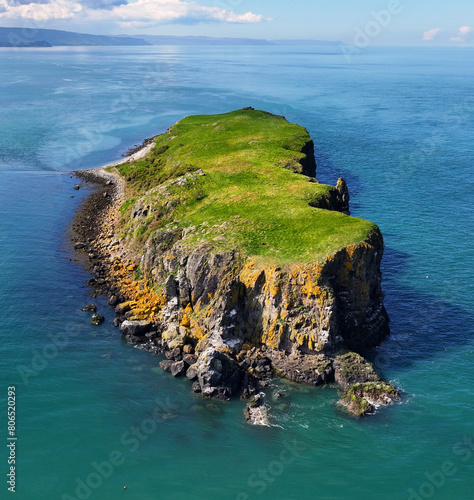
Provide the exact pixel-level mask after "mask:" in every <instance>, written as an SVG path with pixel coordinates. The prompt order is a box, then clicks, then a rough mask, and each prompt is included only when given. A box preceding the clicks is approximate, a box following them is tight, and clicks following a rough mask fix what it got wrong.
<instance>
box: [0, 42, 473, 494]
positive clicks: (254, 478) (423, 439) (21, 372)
mask: <svg viewBox="0 0 474 500" xmlns="http://www.w3.org/2000/svg"><path fill="white" fill-rule="evenodd" d="M325 52H326V53H320V52H319V51H318V50H317V49H314V48H308V47H292V48H285V47H258V48H257V47H245V48H240V47H237V48H235V47H232V48H224V47H163V48H160V47H140V48H135V47H133V48H132V47H130V48H129V47H126V48H105V49H104V48H70V49H48V50H42V49H36V50H29V49H22V50H14V49H1V50H0V68H1V70H2V78H1V80H0V200H1V203H0V256H1V258H0V265H1V272H0V304H1V311H2V314H1V321H0V336H1V342H0V380H1V386H0V387H1V388H2V389H1V390H2V391H3V394H4V396H3V397H2V398H0V400H1V407H0V411H1V412H2V414H3V418H2V419H0V421H2V422H3V424H2V425H3V430H2V431H1V432H2V435H3V436H4V438H3V439H4V443H5V444H6V442H7V441H6V436H7V419H6V400H7V388H8V386H11V385H14V386H16V393H17V437H18V441H17V471H16V472H17V497H16V498H19V499H21V500H23V499H24V500H43V499H48V500H50V499H62V500H66V499H71V498H77V499H85V498H92V499H100V500H109V499H114V500H115V499H117V498H129V499H133V500H149V499H176V500H181V499H183V500H194V499H195V500H220V499H238V500H250V499H262V500H266V499H278V500H300V499H303V500H304V499H335V500H336V499H337V500H340V499H341V500H342V499H348V498H350V499H357V500H358V499H378V498H386V499H417V500H419V498H437V499H453V498H456V499H467V498H472V491H473V487H474V479H473V472H474V457H473V456H472V453H473V451H472V450H471V447H470V441H469V439H470V438H472V437H473V435H474V424H473V420H474V419H473V417H474V411H473V395H474V390H473V385H472V381H473V379H474V363H473V360H474V354H473V351H474V343H473V335H472V333H473V326H472V325H473V319H474V293H473V292H474V290H473V282H474V280H473V278H474V271H473V244H472V234H473V231H474V227H473V220H474V217H473V207H474V199H473V198H474V194H473V193H474V189H473V188H474V186H473V177H472V165H473V148H472V137H473V132H474V112H473V111H474V84H473V77H474V64H473V63H474V50H473V49H436V50H430V49H410V48H403V49H400V48H393V49H377V48H370V49H366V50H365V51H364V52H363V53H362V54H361V55H360V56H358V57H354V58H353V60H352V61H351V62H348V61H346V59H345V58H344V56H343V55H342V54H341V53H339V52H338V51H337V49H336V50H335V51H334V53H330V52H329V53H328V51H327V49H326V50H325ZM243 106H254V107H256V108H261V109H265V110H268V111H270V112H274V113H278V114H283V115H285V116H286V117H287V118H288V119H289V120H290V121H293V122H297V123H300V124H302V125H304V126H306V127H307V128H308V130H309V132H310V133H311V135H312V137H313V138H314V140H315V143H316V154H317V160H318V178H319V179H320V180H321V181H323V182H328V183H335V181H336V179H337V177H338V176H340V175H343V176H344V177H345V178H346V180H347V181H348V184H349V187H350V190H351V195H352V200H351V203H352V211H353V214H354V215H355V216H360V217H364V218H367V219H370V220H373V221H374V222H376V223H377V224H379V225H380V227H381V229H382V232H383V233H384V236H385V243H386V253H385V258H384V263H383V272H384V290H385V292H386V305H387V309H388V311H389V314H390V317H391V329H392V336H391V337H390V338H389V339H388V340H387V341H386V342H385V343H384V344H383V345H382V346H381V347H380V348H378V349H376V350H375V351H374V352H372V353H371V357H372V359H373V360H374V362H375V364H376V365H377V366H378V369H379V370H380V371H381V372H382V373H383V374H384V376H385V377H387V378H388V379H389V380H391V381H392V382H393V383H394V384H396V385H397V386H398V387H400V388H401V390H402V391H403V401H402V403H401V404H398V405H395V406H393V407H390V408H388V409H383V410H382V411H380V412H379V413H378V414H376V415H375V416H373V417H370V418H367V419H365V420H361V421H356V420H353V419H351V418H349V417H348V416H346V415H345V414H344V413H342V412H341V411H340V410H339V409H338V407H337V406H336V405H335V401H336V399H337V391H336V389H335V388H332V387H326V388H321V389H313V388H308V387H302V386H294V385H288V384H286V383H284V382H276V384H278V385H280V386H283V387H285V388H286V390H287V393H288V397H287V398H285V399H284V400H280V401H278V403H274V405H273V413H274V414H275V418H276V422H277V423H278V424H279V427H274V428H253V427H248V426H247V425H246V424H245V423H244V422H243V420H242V410H243V407H244V403H242V402H240V401H238V400H236V401H233V402H231V403H220V402H214V401H208V400H203V399H201V398H199V397H197V396H195V395H193V394H191V392H190V386H189V383H188V382H187V381H185V380H174V379H171V377H170V376H169V375H168V374H166V373H164V372H162V371H160V370H159V369H158V368H157V365H158V362H159V358H156V357H154V356H152V355H150V354H148V353H145V352H142V351H140V350H137V349H134V348H133V347H131V346H128V345H126V344H124V343H123V342H122V340H121V338H120V335H119V334H118V332H117V330H116V329H115V328H113V326H112V325H111V322H112V319H113V315H112V311H111V310H109V309H108V308H107V306H106V302H105V300H104V299H99V300H97V303H98V305H99V308H100V310H101V312H102V313H103V314H105V316H106V318H107V321H106V323H105V324H104V325H102V326H101V327H99V328H94V327H92V326H90V325H88V317H87V314H85V313H82V312H81V311H80V308H81V307H82V306H83V305H84V304H85V303H87V302H89V301H90V300H91V297H90V295H89V293H90V292H89V289H88V287H87V285H86V284H85V282H84V280H85V279H86V278H87V277H88V275H87V274H86V272H85V271H84V270H83V269H82V267H81V266H80V265H78V264H76V263H74V262H71V261H70V259H71V257H72V256H71V254H70V251H69V247H68V245H67V238H66V229H67V226H68V224H69V222H70V220H71V216H72V214H73V212H74V210H75V209H76V208H77V206H78V204H79V203H80V201H81V199H82V198H83V197H84V196H85V195H86V192H85V191H84V190H81V191H79V192H76V191H74V190H73V189H72V186H73V185H74V184H75V180H74V179H73V178H71V176H70V174H68V172H70V171H72V170H74V169H77V168H87V167H95V166H99V165H101V164H103V163H106V162H108V161H112V160H115V159H117V158H118V157H119V156H120V154H121V153H122V152H124V151H125V150H127V149H128V148H129V147H130V146H133V145H134V144H135V143H140V142H141V141H142V139H143V138H145V137H149V136H151V135H154V134H156V133H160V132H163V131H164V130H166V128H167V127H168V126H170V125H171V124H173V123H174V122H175V121H177V120H179V119H180V118H182V117H183V116H185V115H189V114H197V113H219V112H226V111H230V110H232V109H236V108H240V107H243ZM473 448H474V446H473ZM7 453H8V449H7V448H6V446H4V453H3V454H1V456H0V471H1V473H2V477H4V478H5V477H6V476H5V474H6V471H7ZM7 486H8V485H7V483H6V480H5V479H4V483H3V484H2V485H0V488H2V497H3V489H4V491H5V493H8V491H7ZM124 486H127V489H124Z"/></svg>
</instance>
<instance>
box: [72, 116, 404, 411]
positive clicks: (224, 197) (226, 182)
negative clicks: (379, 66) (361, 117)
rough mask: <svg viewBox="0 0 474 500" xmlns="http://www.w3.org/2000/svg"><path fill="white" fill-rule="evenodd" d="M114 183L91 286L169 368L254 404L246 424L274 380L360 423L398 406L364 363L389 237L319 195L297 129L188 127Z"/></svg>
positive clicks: (244, 124)
mask: <svg viewBox="0 0 474 500" xmlns="http://www.w3.org/2000/svg"><path fill="white" fill-rule="evenodd" d="M110 174H115V175H118V176H119V177H120V179H121V181H119V180H117V182H125V183H126V185H125V193H123V194H122V195H121V196H118V199H116V200H115V202H114V203H109V204H106V206H105V207H104V208H103V210H98V211H95V213H94V216H95V218H94V217H92V219H89V221H90V222H89V223H90V228H91V232H90V233H89V236H90V237H89V238H88V240H87V241H86V243H82V244H84V246H85V250H86V252H87V255H88V257H89V258H90V259H91V261H92V262H93V264H94V270H95V274H96V276H95V278H94V279H93V280H92V281H91V285H92V286H94V287H95V288H96V289H97V291H98V292H106V293H108V294H109V295H110V296H111V300H110V303H111V305H113V306H114V307H116V312H117V314H118V320H117V325H120V330H121V332H122V334H123V335H124V336H125V337H126V338H127V340H128V341H130V342H134V343H141V344H143V343H144V344H145V345H146V346H147V348H150V349H153V348H155V349H159V350H164V351H165V354H166V358H167V359H166V360H165V361H163V362H162V363H161V366H162V367H163V368H164V369H165V370H167V371H170V372H171V373H172V374H173V375H174V376H181V375H182V376H187V377H188V378H189V379H190V380H191V381H192V382H193V386H192V387H193V390H194V391H195V392H200V393H201V394H203V395H204V396H207V397H215V398H221V399H227V398H230V397H232V396H235V395H243V396H244V397H247V398H252V399H251V402H250V404H249V408H248V410H247V414H248V415H249V416H250V415H251V414H252V411H253V409H254V408H258V407H260V406H261V401H260V398H259V397H258V394H259V391H260V388H261V387H262V386H264V385H265V383H266V381H267V380H268V378H269V377H271V376H273V375H275V374H276V375H279V376H283V377H287V378H288V379H290V380H293V381H296V382H302V383H308V384H312V385H322V384H326V383H331V382H337V383H338V384H339V385H340V387H341V391H342V398H341V403H342V404H343V405H344V406H345V407H347V408H348V409H349V411H351V412H352V413H353V414H356V415H363V414H366V413H368V412H370V411H372V410H373V409H374V406H376V405H378V404H388V403H389V402H391V401H392V400H393V399H395V398H396V397H397V392H396V390H395V388H394V387H393V386H391V385H390V384H388V383H386V382H385V381H383V380H382V379H381V378H380V377H379V376H378V375H377V374H376V372H375V370H374V369H373V367H372V365H371V364H370V363H369V362H367V361H366V360H365V359H364V358H363V357H362V356H360V354H357V352H361V351H362V350H363V349H365V348H367V347H372V346H375V345H377V344H379V343H380V341H381V340H382V339H383V338H384V337H385V336H386V335H387V334H388V316H387V313H386V311H385V308H384V306H383V292H382V288H381V273H380V262H381V259H382V254H383V238H382V235H381V233H380V231H379V229H378V228H377V226H375V225H374V224H372V223H369V222H367V221H363V220H361V219H355V218H353V217H350V216H349V215H348V213H349V194H348V190H347V187H346V185H345V182H344V180H343V179H340V180H339V181H338V184H337V186H335V187H332V186H326V185H322V184H320V183H318V181H316V179H315V177H314V176H315V174H316V163H315V160H314V145H313V142H312V140H311V139H310V137H309V135H308V133H307V131H306V130H305V129H304V128H302V127H299V126H297V125H293V124H290V123H288V122H287V121H286V120H285V119H284V118H283V117H278V116H274V115H271V114H268V113H265V112H262V111H255V110H252V109H247V110H240V111H236V112H232V113H228V114H225V115H214V116H198V117H188V118H186V119H184V120H182V121H180V122H178V123H177V124H175V125H174V126H173V127H171V128H170V129H169V130H168V131H167V132H166V133H165V134H163V135H162V136H159V137H157V138H156V139H155V146H154V147H153V149H151V151H150V153H148V155H147V156H146V157H145V158H143V159H140V160H138V161H133V162H126V163H125V164H123V165H120V166H117V167H115V168H112V169H109V174H108V175H110ZM84 175H87V174H84ZM89 175H90V174H89ZM102 175H104V173H103V174H102ZM106 175H107V174H106ZM105 198H107V196H106V197H105ZM109 198H110V199H111V197H110V195H109ZM86 229H87V228H86ZM86 233H87V231H86V232H85V233H83V235H82V237H85V236H86ZM78 238H79V236H78ZM80 246H82V245H81V244H80Z"/></svg>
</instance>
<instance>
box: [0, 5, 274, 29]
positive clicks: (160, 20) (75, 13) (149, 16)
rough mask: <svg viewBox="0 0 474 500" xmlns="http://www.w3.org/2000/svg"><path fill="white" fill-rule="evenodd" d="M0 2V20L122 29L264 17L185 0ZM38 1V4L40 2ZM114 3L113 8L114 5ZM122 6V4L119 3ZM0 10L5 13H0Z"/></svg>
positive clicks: (253, 19) (257, 20)
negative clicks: (105, 24)
mask: <svg viewBox="0 0 474 500" xmlns="http://www.w3.org/2000/svg"><path fill="white" fill-rule="evenodd" d="M22 1H23V4H22V5H21V4H18V1H17V0H0V20H1V19H31V20H34V21H38V22H41V21H48V20H50V19H71V18H75V19H79V20H81V21H87V20H90V21H114V22H117V23H118V24H120V25H122V26H153V25H158V24H164V23H200V22H225V23H259V22H262V21H264V20H265V19H264V18H263V16H261V15H258V14H254V13H252V12H247V13H245V14H236V13H235V12H232V11H230V10H226V9H224V8H221V7H207V6H203V5H198V4H197V3H196V2H193V1H186V0H138V1H136V2H133V3H122V2H113V1H111V2H97V3H96V7H93V4H94V2H91V1H86V0H82V1H81V0H50V1H49V3H48V0H46V3H44V2H45V0H37V2H35V0H32V3H27V2H28V0H22ZM40 1H41V3H39V2H40ZM114 3H115V5H114ZM121 3H122V4H121ZM2 7H3V10H4V12H2Z"/></svg>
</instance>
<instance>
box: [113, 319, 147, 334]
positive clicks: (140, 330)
mask: <svg viewBox="0 0 474 500" xmlns="http://www.w3.org/2000/svg"><path fill="white" fill-rule="evenodd" d="M152 327H153V323H152V322H151V321H140V320H133V321H130V320H125V321H124V322H123V323H122V324H121V325H120V333H121V334H122V335H125V336H129V335H133V336H134V337H143V336H144V335H145V334H147V333H148V332H149V331H150V330H151V329H152Z"/></svg>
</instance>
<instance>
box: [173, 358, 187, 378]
mask: <svg viewBox="0 0 474 500" xmlns="http://www.w3.org/2000/svg"><path fill="white" fill-rule="evenodd" d="M185 372H186V370H185V364H184V361H175V362H174V363H173V364H172V365H171V375H173V377H180V376H181V375H184V374H185Z"/></svg>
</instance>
